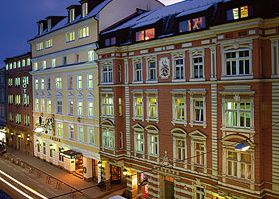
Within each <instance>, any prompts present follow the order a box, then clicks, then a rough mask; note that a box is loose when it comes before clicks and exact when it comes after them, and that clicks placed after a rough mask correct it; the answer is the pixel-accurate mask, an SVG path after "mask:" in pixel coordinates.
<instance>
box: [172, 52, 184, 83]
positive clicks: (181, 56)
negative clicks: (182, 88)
mask: <svg viewBox="0 0 279 199" xmlns="http://www.w3.org/2000/svg"><path fill="white" fill-rule="evenodd" d="M179 59H182V61H183V64H179V65H177V64H176V61H177V60H179ZM177 67H180V68H182V70H183V71H182V73H181V75H180V77H181V78H176V76H177V75H176V68H177ZM172 71H173V72H172V81H173V82H183V81H185V78H186V72H185V52H177V53H173V54H172ZM180 71H181V70H180ZM182 76H183V77H182Z"/></svg>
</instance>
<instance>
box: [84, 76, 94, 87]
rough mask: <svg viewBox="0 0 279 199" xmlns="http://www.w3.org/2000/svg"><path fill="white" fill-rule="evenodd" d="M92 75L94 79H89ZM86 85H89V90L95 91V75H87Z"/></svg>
mask: <svg viewBox="0 0 279 199" xmlns="http://www.w3.org/2000/svg"><path fill="white" fill-rule="evenodd" d="M91 75H92V79H89V77H90V76H91ZM90 81H91V83H92V86H91V87H90ZM86 85H87V90H93V89H94V75H93V73H90V74H87V75H86Z"/></svg>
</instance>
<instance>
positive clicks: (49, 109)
mask: <svg viewBox="0 0 279 199" xmlns="http://www.w3.org/2000/svg"><path fill="white" fill-rule="evenodd" d="M47 112H48V113H51V99H47Z"/></svg>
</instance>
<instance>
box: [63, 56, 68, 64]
mask: <svg viewBox="0 0 279 199" xmlns="http://www.w3.org/2000/svg"><path fill="white" fill-rule="evenodd" d="M63 65H67V56H63Z"/></svg>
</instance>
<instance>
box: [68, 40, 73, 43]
mask: <svg viewBox="0 0 279 199" xmlns="http://www.w3.org/2000/svg"><path fill="white" fill-rule="evenodd" d="M74 41H75V40H71V41H66V43H71V42H74Z"/></svg>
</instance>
